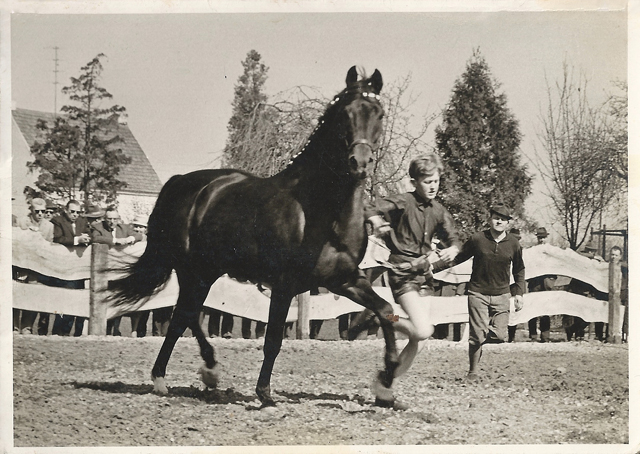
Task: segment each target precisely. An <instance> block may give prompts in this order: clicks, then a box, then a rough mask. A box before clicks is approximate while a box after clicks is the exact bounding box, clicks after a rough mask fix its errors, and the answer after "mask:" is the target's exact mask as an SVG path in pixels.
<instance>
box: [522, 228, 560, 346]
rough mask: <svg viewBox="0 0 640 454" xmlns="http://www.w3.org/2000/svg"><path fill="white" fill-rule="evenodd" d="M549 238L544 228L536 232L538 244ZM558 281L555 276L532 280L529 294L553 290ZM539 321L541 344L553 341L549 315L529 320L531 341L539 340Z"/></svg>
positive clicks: (539, 277) (537, 277) (529, 283)
mask: <svg viewBox="0 0 640 454" xmlns="http://www.w3.org/2000/svg"><path fill="white" fill-rule="evenodd" d="M548 237H549V234H548V233H547V229H545V228H544V227H540V228H538V229H537V230H536V238H537V239H538V244H546V242H547V238H548ZM557 279H558V276H555V275H544V276H536V277H534V278H531V279H529V281H528V282H527V286H528V289H529V292H543V291H548V290H553V289H554V287H555V285H556V280H557ZM538 320H540V322H539V323H540V342H549V341H550V340H551V317H550V316H549V315H543V316H542V317H535V318H532V319H531V320H529V339H530V340H531V341H534V342H535V341H537V340H538V331H537V329H536V328H537V325H538Z"/></svg>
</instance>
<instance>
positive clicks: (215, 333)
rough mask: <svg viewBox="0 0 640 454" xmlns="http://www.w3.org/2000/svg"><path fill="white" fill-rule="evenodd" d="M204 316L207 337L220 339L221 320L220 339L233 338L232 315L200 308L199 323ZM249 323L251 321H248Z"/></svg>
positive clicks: (205, 307)
mask: <svg viewBox="0 0 640 454" xmlns="http://www.w3.org/2000/svg"><path fill="white" fill-rule="evenodd" d="M155 312H156V311H154V317H155ZM205 314H207V315H209V322H208V324H207V332H208V333H209V337H220V331H221V330H220V318H222V337H224V338H225V339H231V337H232V336H233V334H232V333H233V315H231V314H228V313H226V312H222V311H219V310H218V309H213V308H211V307H208V306H204V307H203V308H202V313H201V319H200V323H202V321H203V319H204V315H205ZM249 322H251V320H249ZM249 334H251V333H249Z"/></svg>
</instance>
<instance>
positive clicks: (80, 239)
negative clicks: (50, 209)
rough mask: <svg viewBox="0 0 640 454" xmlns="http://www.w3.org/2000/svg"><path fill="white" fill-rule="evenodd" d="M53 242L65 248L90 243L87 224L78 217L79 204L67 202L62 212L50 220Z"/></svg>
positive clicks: (83, 219)
mask: <svg viewBox="0 0 640 454" xmlns="http://www.w3.org/2000/svg"><path fill="white" fill-rule="evenodd" d="M51 223H52V224H53V242H54V243H60V244H64V245H65V246H88V245H89V243H91V231H90V228H89V222H88V221H87V219H86V218H85V217H84V216H80V203H79V202H77V201H76V200H69V202H68V203H67V206H66V208H65V210H64V212H63V213H62V214H61V215H58V216H54V217H53V219H51Z"/></svg>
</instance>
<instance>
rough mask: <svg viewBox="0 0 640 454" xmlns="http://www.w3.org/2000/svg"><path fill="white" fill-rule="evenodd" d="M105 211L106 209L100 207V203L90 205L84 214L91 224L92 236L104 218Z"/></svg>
mask: <svg viewBox="0 0 640 454" xmlns="http://www.w3.org/2000/svg"><path fill="white" fill-rule="evenodd" d="M104 213H105V212H104V210H103V209H102V208H100V207H99V206H98V205H89V206H88V207H87V210H86V212H85V213H84V215H83V216H84V218H85V219H86V220H87V222H88V224H89V230H90V232H91V235H92V236H93V231H94V230H95V229H96V227H97V226H98V225H100V224H101V223H102V221H103V220H104Z"/></svg>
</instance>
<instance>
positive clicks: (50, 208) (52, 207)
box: [44, 199, 58, 241]
mask: <svg viewBox="0 0 640 454" xmlns="http://www.w3.org/2000/svg"><path fill="white" fill-rule="evenodd" d="M46 203H47V205H46V206H47V211H45V212H44V218H45V219H46V220H47V221H51V219H53V217H54V216H56V215H57V214H58V205H56V204H55V203H53V202H52V201H51V200H49V199H47V201H46ZM52 241H53V240H52Z"/></svg>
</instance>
